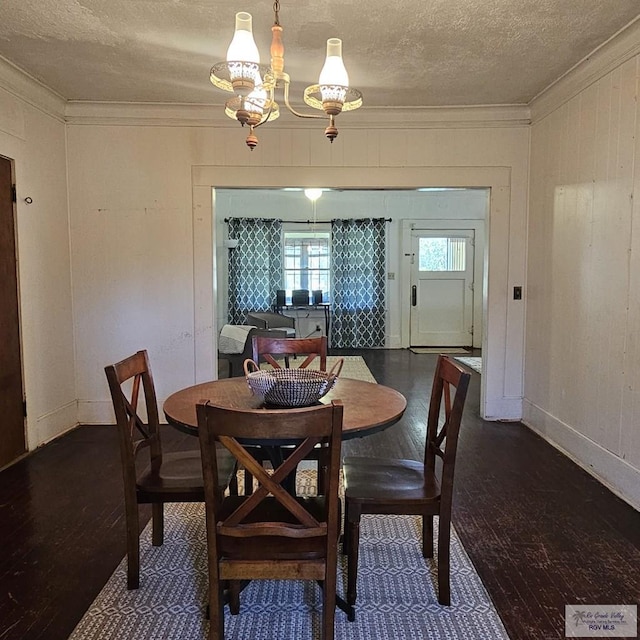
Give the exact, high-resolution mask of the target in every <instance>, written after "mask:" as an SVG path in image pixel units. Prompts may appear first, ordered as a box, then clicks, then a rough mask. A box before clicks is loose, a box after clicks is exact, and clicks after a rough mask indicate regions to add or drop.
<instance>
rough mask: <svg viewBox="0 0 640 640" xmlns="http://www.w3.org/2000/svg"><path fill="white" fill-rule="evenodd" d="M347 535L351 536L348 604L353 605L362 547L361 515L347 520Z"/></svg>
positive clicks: (348, 564) (349, 545) (349, 544)
mask: <svg viewBox="0 0 640 640" xmlns="http://www.w3.org/2000/svg"><path fill="white" fill-rule="evenodd" d="M345 527H346V528H347V530H346V532H345V535H347V536H349V541H348V543H347V547H348V549H349V555H348V557H347V604H349V605H351V606H352V607H353V606H354V605H355V603H356V596H357V593H356V585H357V583H358V551H359V547H360V515H359V514H358V516H357V518H356V519H355V520H353V521H347V522H345Z"/></svg>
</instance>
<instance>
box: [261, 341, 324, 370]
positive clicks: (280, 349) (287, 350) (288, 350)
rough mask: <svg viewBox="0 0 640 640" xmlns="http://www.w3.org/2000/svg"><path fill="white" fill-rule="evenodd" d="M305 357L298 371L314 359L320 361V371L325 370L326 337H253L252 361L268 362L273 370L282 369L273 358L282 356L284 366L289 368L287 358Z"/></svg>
mask: <svg viewBox="0 0 640 640" xmlns="http://www.w3.org/2000/svg"><path fill="white" fill-rule="evenodd" d="M296 355H306V356H307V357H306V358H305V359H304V360H303V362H302V363H301V364H300V369H306V368H307V367H308V366H309V365H310V364H311V363H312V362H313V361H314V360H315V359H316V358H319V359H320V371H326V370H327V337H326V336H320V337H316V338H268V337H263V336H254V337H253V361H254V362H260V361H261V360H264V361H266V362H268V363H269V364H270V365H271V366H272V367H273V368H274V369H282V365H281V364H280V363H279V362H278V361H277V360H276V359H275V358H274V356H284V358H285V366H286V367H287V368H288V366H289V357H290V356H296Z"/></svg>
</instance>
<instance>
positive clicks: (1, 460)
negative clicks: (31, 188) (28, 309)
mask: <svg viewBox="0 0 640 640" xmlns="http://www.w3.org/2000/svg"><path fill="white" fill-rule="evenodd" d="M12 187H13V181H12V178H11V161H10V160H8V159H7V158H3V157H0V300H2V304H0V416H2V419H1V420H0V468H2V467H4V466H6V465H7V464H9V463H10V462H12V461H13V460H15V459H16V458H18V457H19V456H20V455H22V454H23V453H24V452H25V451H26V442H25V429H24V426H25V425H24V404H23V401H24V394H23V387H22V361H21V351H20V319H19V312H18V274H17V260H16V235H15V225H14V206H13V188H12Z"/></svg>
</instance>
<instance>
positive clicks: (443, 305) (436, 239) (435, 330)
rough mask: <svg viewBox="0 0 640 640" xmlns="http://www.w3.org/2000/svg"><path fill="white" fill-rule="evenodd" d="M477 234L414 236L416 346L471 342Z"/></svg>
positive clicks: (412, 324) (447, 232)
mask: <svg viewBox="0 0 640 640" xmlns="http://www.w3.org/2000/svg"><path fill="white" fill-rule="evenodd" d="M473 251H474V230H473V229H460V230H433V231H413V232H412V233H411V260H412V266H411V313H410V341H411V346H412V347H418V346H423V347H447V346H450V347H454V346H455V347H468V346H471V345H472V344H473V278H474V271H473V265H474V256H473Z"/></svg>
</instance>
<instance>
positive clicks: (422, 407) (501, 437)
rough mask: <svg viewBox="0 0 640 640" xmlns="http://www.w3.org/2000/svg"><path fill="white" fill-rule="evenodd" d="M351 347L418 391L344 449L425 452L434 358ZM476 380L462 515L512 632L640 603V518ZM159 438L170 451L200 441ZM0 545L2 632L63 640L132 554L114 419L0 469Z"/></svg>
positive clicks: (538, 633) (559, 630)
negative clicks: (590, 607)
mask: <svg viewBox="0 0 640 640" xmlns="http://www.w3.org/2000/svg"><path fill="white" fill-rule="evenodd" d="M344 353H345V354H346V353H352V354H356V355H362V356H363V357H364V358H365V360H366V361H367V364H368V365H369V368H370V369H371V371H372V372H373V374H374V375H375V377H376V379H377V380H378V381H379V382H381V383H382V384H388V385H390V386H392V387H394V388H396V389H398V390H399V391H401V392H402V393H404V394H405V396H406V397H407V400H408V406H407V411H406V414H405V417H404V418H403V420H402V421H401V422H400V423H398V424H397V425H395V426H393V427H391V428H390V429H388V430H387V431H384V432H382V433H378V434H375V435H372V436H368V437H366V438H361V439H357V440H350V441H348V442H346V443H345V445H344V450H345V451H344V452H345V454H347V453H349V454H366V455H386V456H401V457H410V458H414V459H420V458H421V456H422V448H423V438H424V430H423V429H424V421H425V417H426V411H427V401H428V393H429V389H430V386H431V379H432V375H433V370H434V365H435V359H436V356H435V355H418V354H413V353H411V352H410V351H408V350H375V351H373V350H371V351H348V352H347V351H345V352H344ZM472 355H475V354H472ZM479 382H480V376H479V375H478V374H477V373H474V374H473V375H472V383H471V388H470V392H469V397H468V400H467V408H466V410H465V417H464V420H463V427H462V431H461V438H460V446H459V459H458V464H457V466H456V495H455V500H454V524H455V526H456V529H457V531H458V533H459V535H460V538H461V540H462V542H463V544H464V546H465V548H466V550H467V552H468V553H469V556H470V557H471V560H472V561H473V563H474V565H475V567H476V568H477V570H478V573H479V574H480V576H481V578H482V580H483V581H484V583H485V585H486V587H487V590H488V591H489V594H490V595H491V597H492V599H493V601H494V603H495V605H496V607H497V609H498V611H499V613H500V615H501V617H502V618H503V620H504V623H505V626H506V628H507V630H508V632H509V634H510V636H511V638H512V640H548V639H556V638H557V639H558V640H560V639H561V638H564V605H565V604H577V603H584V604H623V603H624V604H637V603H638V598H639V595H640V514H639V513H638V512H636V511H634V510H633V509H632V508H631V507H629V506H628V505H626V504H625V503H624V502H623V501H621V500H619V499H618V498H616V497H615V496H614V495H613V494H611V493H610V492H609V491H608V490H607V489H606V488H604V487H603V486H602V485H601V484H599V483H598V482H597V481H595V480H594V479H593V478H592V477H591V476H589V475H588V474H587V473H586V472H584V471H582V470H581V469H580V468H578V467H577V466H576V465H575V464H574V463H572V462H571V461H570V460H569V459H568V458H566V457H565V456H563V455H562V454H560V453H559V452H557V451H556V450H555V449H554V448H553V447H551V446H550V445H548V444H547V443H545V442H544V441H543V440H542V439H541V438H539V437H538V436H536V435H535V434H533V433H532V432H531V431H529V430H528V429H527V428H526V427H524V426H523V425H521V424H519V423H491V422H484V421H483V420H481V419H480V418H479V411H478V407H479V389H480V385H479ZM163 435H164V444H165V447H166V448H167V449H171V448H184V447H187V446H188V447H194V446H197V443H196V442H195V441H194V440H193V439H192V438H190V437H189V436H184V435H182V434H179V433H178V432H176V431H175V430H173V429H170V428H168V427H167V428H166V429H165V430H164V432H163ZM143 512H144V514H145V521H146V520H147V519H148V516H149V512H148V510H147V509H143ZM0 549H1V550H2V552H1V553H0V640H66V638H67V637H68V636H69V634H70V633H71V631H72V629H73V628H74V626H75V624H76V623H77V622H78V620H79V619H80V618H81V617H82V615H83V613H84V611H85V610H86V609H87V608H88V607H89V605H90V604H91V602H92V601H93V599H94V598H95V596H96V595H97V593H98V592H99V591H100V589H101V587H102V586H103V584H104V583H105V582H106V580H107V578H108V577H109V575H110V574H111V572H112V571H113V570H114V569H115V567H116V565H117V564H118V562H119V561H120V559H121V558H122V557H123V556H124V553H125V545H124V515H123V509H122V489H121V478H120V466H119V459H118V448H117V442H116V439H115V429H114V428H113V427H108V426H100V427H96V426H91V427H80V428H79V429H76V430H75V431H73V432H71V433H69V434H67V435H66V436H64V437H62V438H60V439H58V440H57V441H55V442H53V443H51V444H49V445H47V446H45V447H43V448H41V449H40V450H38V451H37V452H36V453H34V454H32V455H30V456H28V457H27V458H26V459H24V460H22V461H20V462H18V463H17V464H15V465H14V466H12V467H10V468H8V469H6V470H4V471H3V472H0ZM123 588H125V585H124V584H123ZM434 640H437V639H434ZM487 640H491V639H487Z"/></svg>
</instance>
